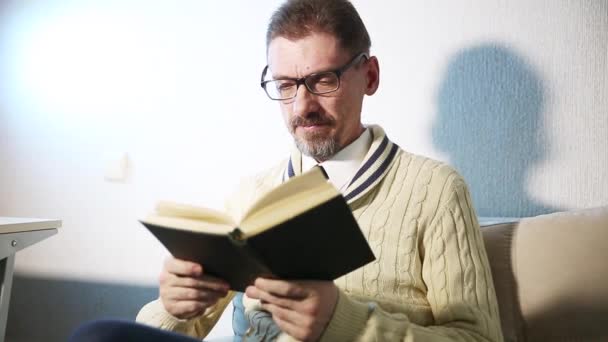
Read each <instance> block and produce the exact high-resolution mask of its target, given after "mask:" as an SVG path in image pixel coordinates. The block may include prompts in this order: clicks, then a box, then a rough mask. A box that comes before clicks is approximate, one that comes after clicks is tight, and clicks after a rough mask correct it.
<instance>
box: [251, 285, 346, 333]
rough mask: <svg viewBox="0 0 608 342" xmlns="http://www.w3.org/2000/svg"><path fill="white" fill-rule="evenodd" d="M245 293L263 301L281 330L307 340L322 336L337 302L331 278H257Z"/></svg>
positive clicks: (264, 306) (336, 293)
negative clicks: (290, 279)
mask: <svg viewBox="0 0 608 342" xmlns="http://www.w3.org/2000/svg"><path fill="white" fill-rule="evenodd" d="M246 294H247V296H248V297H249V298H253V299H259V300H260V301H261V302H262V308H263V309H264V310H266V311H268V312H270V313H271V314H272V318H273V320H274V321H275V323H276V324H277V325H278V326H279V328H281V330H282V331H283V332H285V333H287V334H289V335H290V336H291V337H293V338H296V339H298V340H299V341H307V342H308V341H317V340H318V339H319V338H320V337H321V334H322V333H323V331H324V330H325V327H326V326H327V324H328V323H329V320H330V319H331V317H332V315H333V312H334V309H335V307H336V303H337V302H338V288H337V287H336V285H334V283H333V282H331V281H285V280H273V279H266V278H258V279H256V281H255V283H254V285H253V286H249V287H247V290H246Z"/></svg>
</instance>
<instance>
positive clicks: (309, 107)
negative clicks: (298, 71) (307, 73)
mask: <svg viewBox="0 0 608 342" xmlns="http://www.w3.org/2000/svg"><path fill="white" fill-rule="evenodd" d="M292 106H293V114H294V115H297V116H302V117H306V115H307V114H308V113H312V112H318V111H319V102H318V99H317V95H315V94H312V93H311V92H310V91H308V89H307V88H306V86H305V85H304V84H302V85H300V86H299V87H298V90H297V91H296V97H295V98H294V99H293V103H292Z"/></svg>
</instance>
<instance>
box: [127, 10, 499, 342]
mask: <svg viewBox="0 0 608 342" xmlns="http://www.w3.org/2000/svg"><path fill="white" fill-rule="evenodd" d="M370 45H371V43H370V38H369V35H368V33H367V30H366V28H365V26H364V25H363V22H362V21H361V19H360V17H359V15H358V13H357V12H356V10H355V9H354V7H353V6H352V5H351V4H350V3H349V2H348V1H347V0H288V1H287V2H286V3H285V4H283V5H282V6H281V7H280V8H279V9H278V10H277V12H276V13H275V14H274V15H273V16H272V18H271V21H270V24H269V26H268V32H267V59H268V65H267V67H266V68H265V69H264V71H263V74H262V86H263V87H264V89H265V91H266V93H267V95H268V96H269V97H270V98H271V99H272V100H276V101H278V103H279V105H280V108H281V111H282V113H283V118H284V120H285V123H286V125H287V128H288V129H289V131H290V133H291V134H292V136H293V138H294V141H295V146H296V148H294V151H293V152H292V154H291V156H290V158H289V159H288V160H286V161H284V162H283V163H281V164H280V165H278V166H276V167H274V168H271V169H270V170H268V171H266V172H264V173H262V174H260V175H258V176H257V177H255V178H254V179H252V180H251V181H247V182H245V183H244V185H243V186H242V187H241V189H240V190H239V191H238V192H237V194H236V195H235V197H234V199H233V200H232V201H231V202H230V203H229V205H228V207H229V209H230V210H231V211H232V212H233V213H236V214H237V215H238V213H239V212H243V211H244V210H245V209H246V208H247V206H248V204H249V203H251V202H252V200H253V199H255V198H256V197H259V196H260V195H261V194H263V193H265V192H266V191H269V190H270V189H272V188H273V187H274V186H276V185H277V184H279V183H280V182H282V181H284V180H285V179H288V178H289V177H293V176H295V175H298V174H300V173H302V172H304V171H306V170H308V169H309V168H311V167H313V166H314V165H316V164H320V165H321V166H323V167H324V169H325V171H326V172H327V174H328V176H329V179H330V181H331V182H332V183H333V184H334V185H335V186H336V187H337V188H338V189H340V190H341V191H342V193H343V195H344V197H345V198H346V200H347V201H348V203H349V205H350V207H351V209H352V210H353V214H354V216H355V218H356V219H357V221H358V223H359V225H360V227H361V229H362V231H363V233H364V235H365V236H366V237H367V238H368V241H369V243H370V246H371V247H372V250H373V251H374V254H375V255H376V261H374V262H372V263H370V264H368V265H366V266H364V267H362V268H360V269H358V270H356V271H354V272H352V273H350V274H348V275H346V276H344V277H342V278H340V279H337V280H336V281H335V282H328V281H314V280H310V281H288V280H276V279H275V280H272V279H263V278H259V279H257V280H256V281H255V283H254V284H252V285H251V286H249V287H248V288H247V290H246V293H245V294H244V295H243V296H242V297H241V296H240V295H238V296H236V297H234V303H235V308H236V310H235V317H237V318H239V317H241V318H242V317H245V318H246V319H245V320H244V321H243V322H242V324H239V323H238V322H237V324H236V327H235V330H236V332H237V335H240V334H244V335H245V336H244V338H245V339H251V340H271V339H274V338H278V339H279V340H300V341H318V340H320V341H351V340H361V341H367V340H370V341H372V340H373V341H401V340H408V341H454V340H462V341H464V340H466V341H499V340H502V335H501V331H500V321H499V316H498V306H497V302H496V296H495V292H494V287H493V283H492V277H491V273H490V269H489V264H488V260H487V256H486V253H485V250H484V246H483V242H482V239H481V235H480V232H479V226H478V223H477V219H476V216H475V213H474V210H473V207H472V204H471V199H470V196H469V193H468V190H467V187H466V184H465V183H464V181H463V180H462V178H461V177H460V176H459V175H458V174H457V173H456V172H455V171H454V170H453V169H452V168H450V167H448V166H446V165H444V164H442V163H439V162H436V161H433V160H430V159H427V158H424V157H421V156H416V155H413V154H410V153H407V152H405V151H403V150H401V149H400V148H399V147H398V146H397V145H395V144H394V143H393V142H391V141H390V140H389V139H388V137H387V136H386V135H385V133H384V131H383V130H382V128H380V127H379V126H373V125H372V126H367V127H366V126H363V125H362V123H361V111H362V103H363V98H364V97H365V96H366V95H373V94H374V93H375V92H376V90H377V88H378V85H379V64H378V60H377V58H376V57H373V56H370V54H369V49H370ZM345 253H348V251H345ZM241 298H242V299H241ZM232 299H233V293H232V292H230V291H229V288H228V285H227V284H226V282H224V281H223V280H221V279H216V278H213V277H211V276H209V275H206V274H205V269H204V265H197V264H194V263H191V262H186V261H182V260H176V259H172V258H171V259H168V260H167V261H166V263H165V265H164V268H163V271H162V274H161V276H160V298H159V299H158V300H157V301H154V302H152V303H149V304H148V305H146V306H145V307H144V308H143V309H142V310H141V312H140V313H139V315H138V318H137V320H138V321H139V322H142V323H146V324H148V325H152V326H155V327H159V328H161V329H164V330H169V331H173V332H179V333H183V334H187V335H190V336H193V337H196V338H199V339H200V338H203V337H205V336H206V334H207V333H208V332H209V330H210V329H211V328H212V327H213V325H214V324H215V323H216V321H217V319H218V318H219V316H220V315H221V313H222V312H223V310H224V309H225V307H226V306H227V305H228V304H229V302H230V300H232ZM243 308H244V311H245V312H244V313H245V316H243V312H242V311H243ZM237 321H238V319H237ZM245 330H247V332H245ZM159 334H160V333H159ZM150 336H151V335H150ZM159 336H160V335H159ZM163 336H165V337H167V340H169V338H170V336H171V338H175V339H174V340H176V341H177V340H178V337H176V336H177V335H169V334H167V335H163ZM150 340H151V339H150Z"/></svg>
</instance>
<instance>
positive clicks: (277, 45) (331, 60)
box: [268, 33, 348, 77]
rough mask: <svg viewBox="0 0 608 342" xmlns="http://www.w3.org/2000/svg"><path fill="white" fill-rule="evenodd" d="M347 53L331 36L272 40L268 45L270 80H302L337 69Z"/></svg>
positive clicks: (323, 34)
mask: <svg viewBox="0 0 608 342" xmlns="http://www.w3.org/2000/svg"><path fill="white" fill-rule="evenodd" d="M347 58H348V56H347V53H346V52H345V51H344V50H343V49H342V48H341V46H340V44H339V42H338V40H337V39H336V38H335V37H334V36H333V35H331V34H327V33H312V34H310V35H308V36H306V37H303V38H299V39H288V38H285V37H277V38H274V39H273V40H272V41H271V42H270V45H269V46H268V66H269V68H270V71H271V72H272V75H273V77H280V76H284V77H302V76H305V75H308V74H311V73H314V72H317V71H323V70H328V69H331V68H335V67H336V66H339V65H340V64H341V63H344V60H345V59H347Z"/></svg>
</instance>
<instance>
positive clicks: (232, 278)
mask: <svg viewBox="0 0 608 342" xmlns="http://www.w3.org/2000/svg"><path fill="white" fill-rule="evenodd" d="M142 223H143V224H144V225H145V226H146V227H147V228H148V229H149V230H150V231H151V232H152V234H154V235H155V236H156V238H157V239H158V240H159V241H160V242H161V243H162V244H163V245H164V246H165V247H166V248H167V250H169V252H171V254H172V255H173V256H174V257H176V258H178V259H184V260H190V261H195V262H198V263H200V264H201V265H203V269H204V270H205V272H206V273H208V274H210V275H214V276H216V277H219V278H222V279H224V280H226V281H227V282H228V283H229V284H230V286H231V289H232V290H237V291H244V290H245V288H246V287H247V286H248V285H250V284H251V283H252V282H253V280H255V278H256V277H258V276H271V277H277V278H281V279H287V280H334V279H336V278H338V277H340V276H342V275H344V274H347V273H349V272H351V271H354V270H355V269H357V268H359V267H361V266H364V265H365V264H367V263H369V262H371V261H373V260H374V259H375V257H374V254H373V253H372V251H371V249H370V247H369V244H368V243H367V241H366V239H365V237H364V236H363V233H362V232H361V230H360V228H359V225H358V224H357V221H356V220H355V218H354V217H353V215H352V212H351V210H350V208H349V207H348V205H347V204H346V202H345V200H344V198H343V197H342V196H338V197H335V198H333V199H331V200H329V201H327V202H325V203H323V204H321V205H319V206H317V207H314V208H312V209H310V210H308V211H306V212H304V213H302V214H300V215H297V216H296V217H293V218H291V219H289V220H287V221H285V222H283V223H281V224H279V225H277V226H275V227H273V228H270V229H268V230H265V231H263V232H261V233H259V234H257V235H255V236H251V237H249V238H248V239H245V240H239V239H238V234H231V235H230V236H229V235H214V234H208V233H203V232H193V231H185V230H177V229H167V228H164V227H159V226H155V225H152V224H149V223H145V222H142ZM236 232H238V230H237V231H236Z"/></svg>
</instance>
